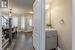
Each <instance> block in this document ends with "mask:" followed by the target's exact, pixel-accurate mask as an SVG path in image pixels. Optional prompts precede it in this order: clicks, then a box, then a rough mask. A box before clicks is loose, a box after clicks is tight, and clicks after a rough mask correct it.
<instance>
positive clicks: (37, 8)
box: [33, 0, 45, 50]
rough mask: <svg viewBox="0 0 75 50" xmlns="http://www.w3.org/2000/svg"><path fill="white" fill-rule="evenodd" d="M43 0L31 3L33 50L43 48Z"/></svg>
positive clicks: (43, 49)
mask: <svg viewBox="0 0 75 50" xmlns="http://www.w3.org/2000/svg"><path fill="white" fill-rule="evenodd" d="M44 18H45V17H44V0H35V2H34V4H33V27H34V29H33V46H34V48H35V50H45V31H44V23H45V22H44Z"/></svg>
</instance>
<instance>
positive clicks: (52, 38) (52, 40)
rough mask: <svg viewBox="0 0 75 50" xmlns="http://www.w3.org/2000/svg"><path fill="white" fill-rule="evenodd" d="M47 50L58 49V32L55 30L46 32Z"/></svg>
mask: <svg viewBox="0 0 75 50" xmlns="http://www.w3.org/2000/svg"><path fill="white" fill-rule="evenodd" d="M45 35H46V40H45V46H46V49H45V50H50V49H54V48H55V49H56V48H57V31H56V30H55V29H50V30H48V29H47V30H46V32H45Z"/></svg>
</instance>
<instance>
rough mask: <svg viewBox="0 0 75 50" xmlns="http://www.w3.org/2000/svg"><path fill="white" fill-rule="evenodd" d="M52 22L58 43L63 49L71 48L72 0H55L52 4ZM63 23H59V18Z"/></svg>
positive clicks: (69, 49)
mask: <svg viewBox="0 0 75 50" xmlns="http://www.w3.org/2000/svg"><path fill="white" fill-rule="evenodd" d="M51 12H52V24H53V26H54V27H55V28H56V29H57V30H58V43H59V46H60V48H62V49H63V50H72V1H71V0H56V1H55V2H54V3H53V5H52V11H51ZM62 19H63V20H64V23H62V24H61V22H62V21H61V20H62Z"/></svg>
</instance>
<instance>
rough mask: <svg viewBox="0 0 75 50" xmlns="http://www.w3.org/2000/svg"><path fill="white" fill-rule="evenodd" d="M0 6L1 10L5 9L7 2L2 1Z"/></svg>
mask: <svg viewBox="0 0 75 50" xmlns="http://www.w3.org/2000/svg"><path fill="white" fill-rule="evenodd" d="M0 4H1V7H2V8H6V7H7V1H6V0H2V1H1V3H0Z"/></svg>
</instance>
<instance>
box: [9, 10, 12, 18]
mask: <svg viewBox="0 0 75 50" xmlns="http://www.w3.org/2000/svg"><path fill="white" fill-rule="evenodd" d="M11 16H12V9H10V10H9V17H11Z"/></svg>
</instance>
